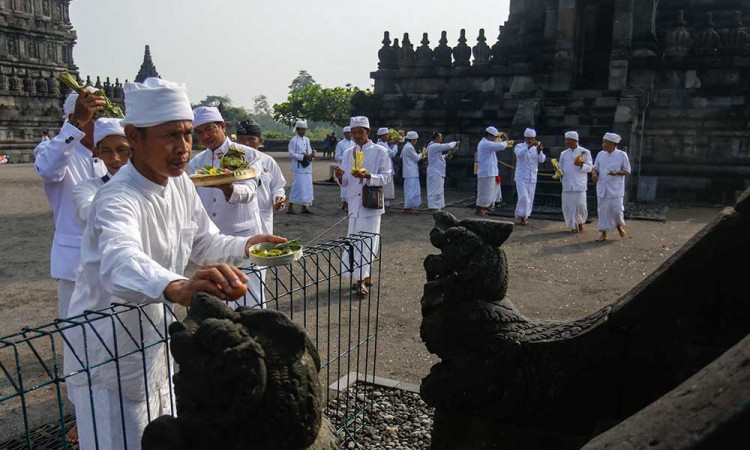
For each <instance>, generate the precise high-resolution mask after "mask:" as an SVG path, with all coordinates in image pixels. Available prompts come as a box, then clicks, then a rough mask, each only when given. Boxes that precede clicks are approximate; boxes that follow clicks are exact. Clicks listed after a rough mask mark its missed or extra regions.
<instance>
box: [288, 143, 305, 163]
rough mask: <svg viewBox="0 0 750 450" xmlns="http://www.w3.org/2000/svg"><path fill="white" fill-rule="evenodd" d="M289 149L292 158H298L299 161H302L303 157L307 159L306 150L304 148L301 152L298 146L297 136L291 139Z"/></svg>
mask: <svg viewBox="0 0 750 450" xmlns="http://www.w3.org/2000/svg"><path fill="white" fill-rule="evenodd" d="M287 150H288V153H289V157H290V158H291V159H296V160H297V161H302V160H303V159H305V152H304V150H303V151H301V152H300V149H299V148H298V146H297V139H296V138H292V139H290V140H289V146H288V149H287Z"/></svg>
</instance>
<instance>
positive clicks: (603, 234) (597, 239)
mask: <svg viewBox="0 0 750 450" xmlns="http://www.w3.org/2000/svg"><path fill="white" fill-rule="evenodd" d="M606 240H607V233H606V232H602V235H601V236H599V237H598V238H596V242H604V241H606Z"/></svg>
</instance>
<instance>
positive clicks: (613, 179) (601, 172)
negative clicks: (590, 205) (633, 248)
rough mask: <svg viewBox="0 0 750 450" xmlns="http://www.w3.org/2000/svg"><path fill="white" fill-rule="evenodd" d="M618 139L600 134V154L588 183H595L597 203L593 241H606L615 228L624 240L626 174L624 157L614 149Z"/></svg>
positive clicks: (625, 156) (619, 151)
mask: <svg viewBox="0 0 750 450" xmlns="http://www.w3.org/2000/svg"><path fill="white" fill-rule="evenodd" d="M621 140H622V138H621V137H620V136H619V135H617V134H615V133H607V134H605V135H604V139H603V142H602V147H603V148H604V151H602V152H599V153H598V154H597V155H596V161H594V170H593V172H592V173H591V178H592V180H593V181H594V182H595V183H596V198H597V201H598V204H597V212H598V214H599V232H600V233H601V235H600V236H599V237H598V238H597V239H596V240H597V242H602V241H606V240H607V231H608V230H611V229H614V228H616V229H617V232H618V233H619V234H620V237H625V236H627V235H628V233H627V232H626V231H625V216H624V211H625V206H624V205H623V199H624V198H625V177H626V176H627V175H630V160H629V159H628V154H627V153H625V152H624V151H622V150H619V149H618V148H617V144H619V143H620V141H621Z"/></svg>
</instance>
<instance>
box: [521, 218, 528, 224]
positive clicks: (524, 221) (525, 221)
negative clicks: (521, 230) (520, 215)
mask: <svg viewBox="0 0 750 450" xmlns="http://www.w3.org/2000/svg"><path fill="white" fill-rule="evenodd" d="M528 224H529V221H528V220H526V219H521V225H528Z"/></svg>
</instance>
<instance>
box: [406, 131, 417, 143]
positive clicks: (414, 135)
mask: <svg viewBox="0 0 750 450" xmlns="http://www.w3.org/2000/svg"><path fill="white" fill-rule="evenodd" d="M406 139H407V140H409V141H411V140H412V139H419V135H418V134H417V132H416V131H410V132H408V133H406Z"/></svg>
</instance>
